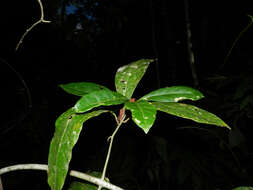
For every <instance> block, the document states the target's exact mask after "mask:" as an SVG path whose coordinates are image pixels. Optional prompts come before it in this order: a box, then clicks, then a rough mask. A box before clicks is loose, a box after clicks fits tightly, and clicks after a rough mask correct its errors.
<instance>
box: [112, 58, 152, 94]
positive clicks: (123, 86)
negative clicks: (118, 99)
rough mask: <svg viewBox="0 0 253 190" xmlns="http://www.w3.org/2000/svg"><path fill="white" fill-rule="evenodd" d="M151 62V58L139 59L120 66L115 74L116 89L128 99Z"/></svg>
mask: <svg viewBox="0 0 253 190" xmlns="http://www.w3.org/2000/svg"><path fill="white" fill-rule="evenodd" d="M151 62H153V60H152V59H141V60H139V61H136V62H133V63H130V64H128V65H125V66H122V67H120V68H119V69H118V71H117V73H116V76H115V86H116V91H117V92H119V93H121V94H122V95H124V96H126V97H127V98H129V99H130V98H131V97H132V95H133V92H134V90H135V88H136V86H137V85H138V83H139V81H140V80H141V78H142V77H143V75H144V74H145V72H146V70H147V68H148V66H149V64H150V63H151Z"/></svg>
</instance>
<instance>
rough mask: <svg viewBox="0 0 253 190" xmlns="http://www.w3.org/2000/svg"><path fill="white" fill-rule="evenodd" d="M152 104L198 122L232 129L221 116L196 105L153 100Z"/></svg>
mask: <svg viewBox="0 0 253 190" xmlns="http://www.w3.org/2000/svg"><path fill="white" fill-rule="evenodd" d="M152 105H154V106H155V107H156V109H157V110H159V111H162V112H166V113H168V114H171V115H175V116H178V117H182V118H185V119H191V120H193V121H195V122H198V123H205V124H210V125H216V126H220V127H226V128H228V129H230V127H229V126H228V125H227V124H226V123H225V122H224V121H222V120H221V119H220V118H219V117H217V116H216V115H214V114H212V113H210V112H208V111H206V110H203V109H200V108H198V107H196V106H192V105H188V104H182V103H174V102H152Z"/></svg>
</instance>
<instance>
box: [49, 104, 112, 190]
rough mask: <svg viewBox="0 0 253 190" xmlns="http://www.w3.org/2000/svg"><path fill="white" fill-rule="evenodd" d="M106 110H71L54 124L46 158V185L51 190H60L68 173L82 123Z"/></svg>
mask: <svg viewBox="0 0 253 190" xmlns="http://www.w3.org/2000/svg"><path fill="white" fill-rule="evenodd" d="M105 112H108V111H107V110H98V111H94V112H90V113H85V114H77V113H75V110H74V109H73V108H71V109H69V110H67V111H66V112H64V113H63V114H62V115H61V116H60V117H59V118H58V119H57V120H56V122H55V133H54V137H53V139H52V141H51V144H50V149H49V156H48V184H49V185H50V187H51V189H52V190H61V189H62V187H63V184H64V181H65V178H66V175H67V172H68V168H69V162H70V160H71V157H72V149H73V147H74V145H75V144H76V142H77V140H78V138H79V134H80V132H81V130H82V127H83V123H84V122H85V121H87V120H88V119H90V118H93V117H96V116H98V115H100V114H102V113H105Z"/></svg>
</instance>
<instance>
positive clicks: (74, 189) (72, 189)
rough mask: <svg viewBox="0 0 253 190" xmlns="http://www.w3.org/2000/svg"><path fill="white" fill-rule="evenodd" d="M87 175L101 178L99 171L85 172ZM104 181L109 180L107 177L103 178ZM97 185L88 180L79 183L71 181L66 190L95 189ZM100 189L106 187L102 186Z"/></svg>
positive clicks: (104, 189) (103, 189)
mask: <svg viewBox="0 0 253 190" xmlns="http://www.w3.org/2000/svg"><path fill="white" fill-rule="evenodd" d="M87 174H88V175H91V176H93V177H97V178H101V176H102V173H101V172H95V171H93V172H87ZM105 181H107V182H110V181H109V179H108V178H105ZM97 189H98V186H97V185H95V184H92V183H89V182H86V183H81V182H77V181H74V182H72V183H71V185H70V187H69V188H68V190H97ZM102 190H107V189H106V188H102Z"/></svg>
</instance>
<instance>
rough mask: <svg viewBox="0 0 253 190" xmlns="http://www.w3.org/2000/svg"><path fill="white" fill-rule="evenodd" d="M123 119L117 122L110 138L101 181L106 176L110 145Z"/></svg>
mask: <svg viewBox="0 0 253 190" xmlns="http://www.w3.org/2000/svg"><path fill="white" fill-rule="evenodd" d="M125 118H126V115H125V114H124V115H123V116H122V117H121V119H120V121H119V122H118V124H117V127H116V129H115V130H114V132H113V134H112V136H111V137H110V144H109V148H108V152H107V156H106V160H105V164H104V169H103V172H102V176H101V180H104V179H105V174H106V170H107V166H108V162H109V159H110V156H111V150H112V143H113V139H114V136H115V135H116V133H117V132H118V130H119V128H120V126H121V125H122V123H124V122H125ZM101 189H102V186H101V185H100V186H99V187H98V190H101Z"/></svg>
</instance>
